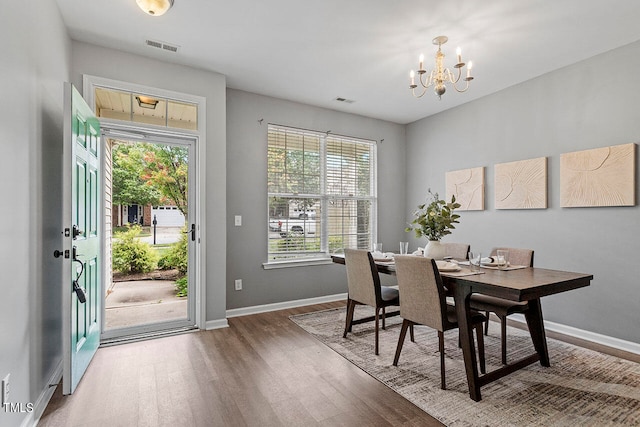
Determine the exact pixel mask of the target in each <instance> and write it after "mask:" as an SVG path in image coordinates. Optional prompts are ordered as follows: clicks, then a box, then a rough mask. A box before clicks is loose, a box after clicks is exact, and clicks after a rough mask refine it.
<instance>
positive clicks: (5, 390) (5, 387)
mask: <svg viewBox="0 0 640 427" xmlns="http://www.w3.org/2000/svg"><path fill="white" fill-rule="evenodd" d="M10 376H11V374H7V376H6V377H4V378H3V379H2V405H3V406H4V404H5V403H8V402H9V377H10Z"/></svg>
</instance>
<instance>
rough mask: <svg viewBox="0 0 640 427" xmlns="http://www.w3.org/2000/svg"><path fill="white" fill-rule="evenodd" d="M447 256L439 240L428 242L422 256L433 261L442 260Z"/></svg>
mask: <svg viewBox="0 0 640 427" xmlns="http://www.w3.org/2000/svg"><path fill="white" fill-rule="evenodd" d="M446 255H447V250H446V248H445V246H444V245H443V244H442V243H440V241H439V240H429V243H427V246H425V247H424V256H426V257H427V258H433V259H442V258H444V257H445V256H446Z"/></svg>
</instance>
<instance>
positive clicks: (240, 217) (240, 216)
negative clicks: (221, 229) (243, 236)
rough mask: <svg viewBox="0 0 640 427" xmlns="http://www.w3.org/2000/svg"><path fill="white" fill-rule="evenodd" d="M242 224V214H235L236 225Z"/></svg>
mask: <svg viewBox="0 0 640 427" xmlns="http://www.w3.org/2000/svg"><path fill="white" fill-rule="evenodd" d="M241 225H242V215H236V227H240V226H241Z"/></svg>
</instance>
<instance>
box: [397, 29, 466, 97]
mask: <svg viewBox="0 0 640 427" xmlns="http://www.w3.org/2000/svg"><path fill="white" fill-rule="evenodd" d="M447 40H449V39H448V38H447V36H438V37H436V38H435V39H433V44H435V45H438V51H437V52H436V66H435V68H434V69H433V70H431V72H430V73H429V77H428V78H426V81H425V79H423V77H422V76H424V75H425V74H426V73H427V70H425V69H424V55H422V54H421V55H420V58H419V64H418V80H419V81H420V85H421V86H422V87H423V90H422V93H421V94H419V95H416V90H415V89H416V88H417V87H418V85H417V84H416V81H415V77H416V73H415V72H414V71H413V70H411V72H410V73H409V78H410V79H411V84H410V85H409V89H411V92H412V93H413V96H415V97H416V98H422V96H423V95H424V94H425V93H426V92H427V89H428V88H430V87H432V86H433V90H434V91H435V93H436V95H438V98H439V99H442V95H443V94H444V93H445V92H446V91H447V87H446V86H445V85H446V83H451V85H452V86H453V88H454V89H455V90H456V91H458V92H466V91H467V89H469V82H470V81H471V80H473V77H471V68H472V67H473V64H472V62H471V61H469V65H468V66H467V76H466V77H465V78H464V79H463V80H464V81H465V82H466V85H465V86H464V88H462V89H460V88H458V86H457V83H458V81H459V80H460V77H461V76H462V68H463V67H464V66H465V63H464V62H462V51H461V50H460V48H458V49H456V55H457V56H458V63H457V64H456V65H454V66H453V67H454V68H457V69H458V76H457V77H454V75H453V74H454V73H452V72H451V70H449V69H448V68H445V67H444V64H443V62H444V53H442V50H441V47H442V45H443V44H445V43H446V42H447Z"/></svg>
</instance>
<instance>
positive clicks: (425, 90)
mask: <svg viewBox="0 0 640 427" xmlns="http://www.w3.org/2000/svg"><path fill="white" fill-rule="evenodd" d="M423 86H424V85H423ZM411 93H412V94H413V97H414V98H422V97H423V96H424V94H425V93H427V87H426V86H425V87H424V89H422V93H421V94H420V95H416V88H412V89H411Z"/></svg>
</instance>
